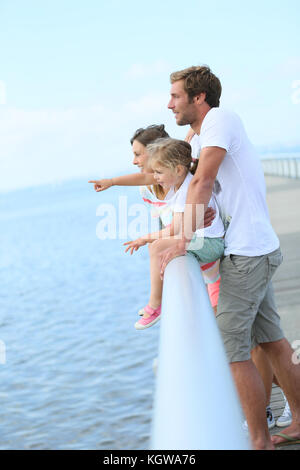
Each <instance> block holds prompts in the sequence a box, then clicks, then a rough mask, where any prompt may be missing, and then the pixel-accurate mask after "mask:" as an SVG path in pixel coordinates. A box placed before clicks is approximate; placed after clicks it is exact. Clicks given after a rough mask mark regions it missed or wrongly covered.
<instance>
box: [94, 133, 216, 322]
mask: <svg viewBox="0 0 300 470" xmlns="http://www.w3.org/2000/svg"><path fill="white" fill-rule="evenodd" d="M166 137H169V136H168V134H167V133H166V131H165V128H164V125H152V126H148V127H147V128H145V129H142V128H141V129H138V130H137V131H136V132H135V133H134V135H133V137H132V139H131V140H130V142H131V145H132V150H133V154H134V159H133V164H134V165H136V166H138V167H139V168H140V170H141V173H135V174H132V175H124V176H119V177H116V178H111V179H102V180H92V181H89V182H90V183H94V188H95V190H96V191H97V192H100V191H103V190H105V189H108V188H110V187H111V186H114V185H118V186H136V185H137V186H139V185H142V186H140V192H141V196H142V198H143V201H144V202H145V203H146V204H147V205H148V206H149V207H150V209H151V215H152V217H154V218H156V219H157V220H158V221H159V222H160V227H161V226H162V225H163V226H164V227H165V225H164V224H161V222H162V219H163V220H164V223H165V224H166V225H168V224H169V222H170V221H171V219H172V212H171V213H170V210H169V209H168V202H167V201H168V200H169V199H170V197H171V194H172V193H174V191H171V190H170V188H169V187H168V186H165V185H164V186H162V185H160V184H156V183H157V182H156V180H155V178H154V175H153V170H152V168H151V167H150V166H149V154H148V147H149V144H151V143H153V142H155V141H157V139H158V138H160V139H161V141H162V140H163V139H162V138H166ZM171 140H172V139H171ZM188 149H189V150H190V148H189V147H188ZM191 161H192V160H191V158H190V157H189V159H188V162H189V163H188V164H189V165H190V162H191ZM195 169H196V167H195V168H194V170H195ZM192 171H193V170H192ZM193 172H194V171H193ZM168 193H170V194H168ZM166 196H167V199H166V201H165V200H164V199H165V197H166ZM212 207H215V205H214V204H212ZM167 214H168V215H167ZM170 215H171V219H170ZM210 219H211V209H209V210H207V211H206V213H205V222H206V221H207V224H208V223H210ZM215 222H216V219H215ZM215 222H214V224H213V226H211V227H215V225H216V224H215ZM211 227H208V228H206V229H205V234H207V236H211V237H214V236H215V234H214V229H212V230H211ZM153 240H154V239H152V240H151V241H153ZM130 243H132V242H130ZM149 247H151V245H149ZM129 249H130V247H128V248H127V249H126V251H128V250H129ZM136 249H138V248H135V250H136ZM132 252H133V249H132V250H131V254H132ZM218 267H219V263H218V262H210V263H206V264H205V265H202V266H201V269H202V273H203V276H204V280H205V282H206V284H207V287H208V293H209V297H210V301H211V304H212V306H213V307H214V308H215V305H216V298H215V297H216V296H215V294H213V293H212V291H211V288H214V286H218V283H219V279H220V276H219V270H218ZM215 290H216V289H215ZM149 307H150V308H151V303H150V302H149ZM147 311H148V313H147ZM139 314H140V315H144V317H145V318H147V317H148V314H149V308H148V306H146V307H145V308H144V309H141V310H140V311H139ZM158 318H159V317H158ZM152 324H154V323H152V322H149V323H148V322H147V325H146V326H144V325H140V324H139V323H138V322H137V323H136V325H135V326H136V328H137V329H144V328H148V327H149V326H152ZM141 326H142V328H141Z"/></svg>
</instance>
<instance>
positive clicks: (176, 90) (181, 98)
mask: <svg viewBox="0 0 300 470" xmlns="http://www.w3.org/2000/svg"><path fill="white" fill-rule="evenodd" d="M170 94H171V99H170V101H169V103H168V108H169V109H171V110H172V111H173V113H174V114H175V119H176V124H177V125H178V126H186V125H187V124H192V123H193V122H194V121H195V120H196V106H195V104H194V100H193V101H192V102H191V103H190V102H189V97H188V94H187V93H186V91H184V88H183V80H178V81H177V82H174V83H172V86H171V91H170Z"/></svg>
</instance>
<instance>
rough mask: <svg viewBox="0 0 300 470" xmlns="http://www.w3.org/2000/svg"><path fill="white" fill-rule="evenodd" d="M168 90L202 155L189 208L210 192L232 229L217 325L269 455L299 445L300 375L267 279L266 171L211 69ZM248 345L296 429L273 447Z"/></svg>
mask: <svg viewBox="0 0 300 470" xmlns="http://www.w3.org/2000/svg"><path fill="white" fill-rule="evenodd" d="M171 84H172V87H171V99H170V102H169V104H168V108H169V109H171V110H172V111H173V113H174V115H175V119H176V123H177V124H178V125H187V124H189V125H190V126H191V128H192V129H193V130H194V132H195V133H196V134H197V136H196V140H193V143H192V145H198V146H199V150H200V154H199V164H198V168H197V171H196V174H195V176H194V178H193V179H192V181H191V183H190V185H189V190H188V195H187V200H186V204H193V205H194V207H195V206H196V205H197V204H203V205H204V209H205V208H206V207H207V204H208V201H209V199H210V197H211V194H212V190H213V187H215V190H216V191H217V193H218V194H217V199H218V203H219V207H220V210H221V213H222V215H223V217H224V219H225V218H226V220H227V221H230V224H229V227H228V229H227V232H226V235H225V257H224V259H223V260H222V262H221V268H220V272H221V287H220V295H219V304H218V313H217V322H218V326H219V328H220V331H221V334H222V337H223V341H224V345H225V349H226V353H227V356H228V360H229V362H230V365H231V370H232V374H233V377H234V380H235V383H236V386H237V389H238V392H239V396H240V400H241V404H242V407H243V410H244V413H245V417H246V419H247V423H248V427H249V431H250V435H251V439H252V444H253V447H254V448H255V449H273V448H274V444H275V445H276V444H279V443H281V442H286V441H287V440H288V439H289V438H294V439H300V367H299V365H295V364H293V363H292V360H291V358H292V354H293V350H292V348H291V346H290V344H289V343H288V341H287V340H286V339H285V338H284V335H283V332H282V330H281V327H280V318H279V315H278V314H277V312H276V307H275V302H274V293H273V289H272V283H271V278H272V276H273V274H274V272H275V270H276V268H277V267H278V266H279V265H280V263H281V261H282V256H281V252H280V247H279V240H278V238H277V236H276V234H275V232H274V230H273V228H272V226H271V223H270V218H269V213H268V209H267V204H266V190H265V182H264V175H263V171H262V168H261V164H260V161H259V158H258V156H257V155H256V152H255V150H254V148H253V146H252V144H251V142H250V141H249V139H248V137H247V134H246V132H245V130H244V127H243V124H242V122H241V120H240V118H239V117H238V116H237V115H236V114H235V113H233V112H230V111H227V110H224V109H220V108H219V100H220V96H221V83H220V81H219V79H218V78H217V77H216V76H215V75H214V74H213V73H212V72H211V71H210V69H209V68H208V67H205V66H204V67H190V68H189V69H185V70H182V71H179V72H175V73H173V74H171ZM197 139H198V142H197ZM195 214H196V211H195ZM186 224H187V222H186ZM190 227H191V233H190V235H189V236H187V237H186V238H185V239H184V240H179V241H178V243H177V244H176V246H174V247H173V248H170V249H168V250H166V251H165V253H164V255H163V256H162V258H161V272H162V273H163V271H164V269H165V266H166V264H167V263H168V262H169V261H170V260H171V259H172V258H174V257H176V256H180V255H184V254H185V253H186V250H185V248H186V243H187V242H189V240H190V239H191V238H192V233H193V231H195V230H196V229H197V226H196V216H195V215H193V217H191V219H190ZM185 234H186V232H185ZM253 343H255V344H259V345H260V346H261V347H262V348H263V350H264V351H265V352H266V354H267V356H268V358H269V359H270V361H271V363H272V367H273V370H274V373H275V374H276V377H277V378H278V380H279V382H280V384H281V386H282V388H283V390H284V392H285V394H286V396H287V398H288V401H289V403H290V407H291V410H292V415H293V422H292V424H291V426H289V427H288V428H287V430H286V435H287V438H285V437H284V436H275V437H274V436H273V437H272V440H271V437H270V434H269V431H268V427H267V422H266V411H265V410H266V396H265V389H264V385H263V382H262V380H261V377H260V375H259V373H258V371H257V369H256V367H255V365H254V363H253V362H252V360H251V347H252V345H253Z"/></svg>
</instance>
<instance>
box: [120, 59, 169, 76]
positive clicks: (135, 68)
mask: <svg viewBox="0 0 300 470" xmlns="http://www.w3.org/2000/svg"><path fill="white" fill-rule="evenodd" d="M169 70H170V64H168V63H167V62H165V61H164V60H157V61H156V62H154V63H152V64H142V63H136V64H132V65H131V66H130V67H129V69H128V70H127V71H126V72H125V77H126V78H130V79H140V78H147V77H154V76H157V75H162V74H164V75H166V74H167V73H168V72H169Z"/></svg>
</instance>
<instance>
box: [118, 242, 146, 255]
mask: <svg viewBox="0 0 300 470" xmlns="http://www.w3.org/2000/svg"><path fill="white" fill-rule="evenodd" d="M146 244H147V241H146V240H143V239H142V238H137V239H136V240H133V241H131V242H126V243H123V245H128V246H127V248H126V250H125V253H127V251H128V250H131V253H130V254H131V255H132V253H133V252H134V251H137V250H138V249H139V248H140V247H141V246H144V245H146Z"/></svg>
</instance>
